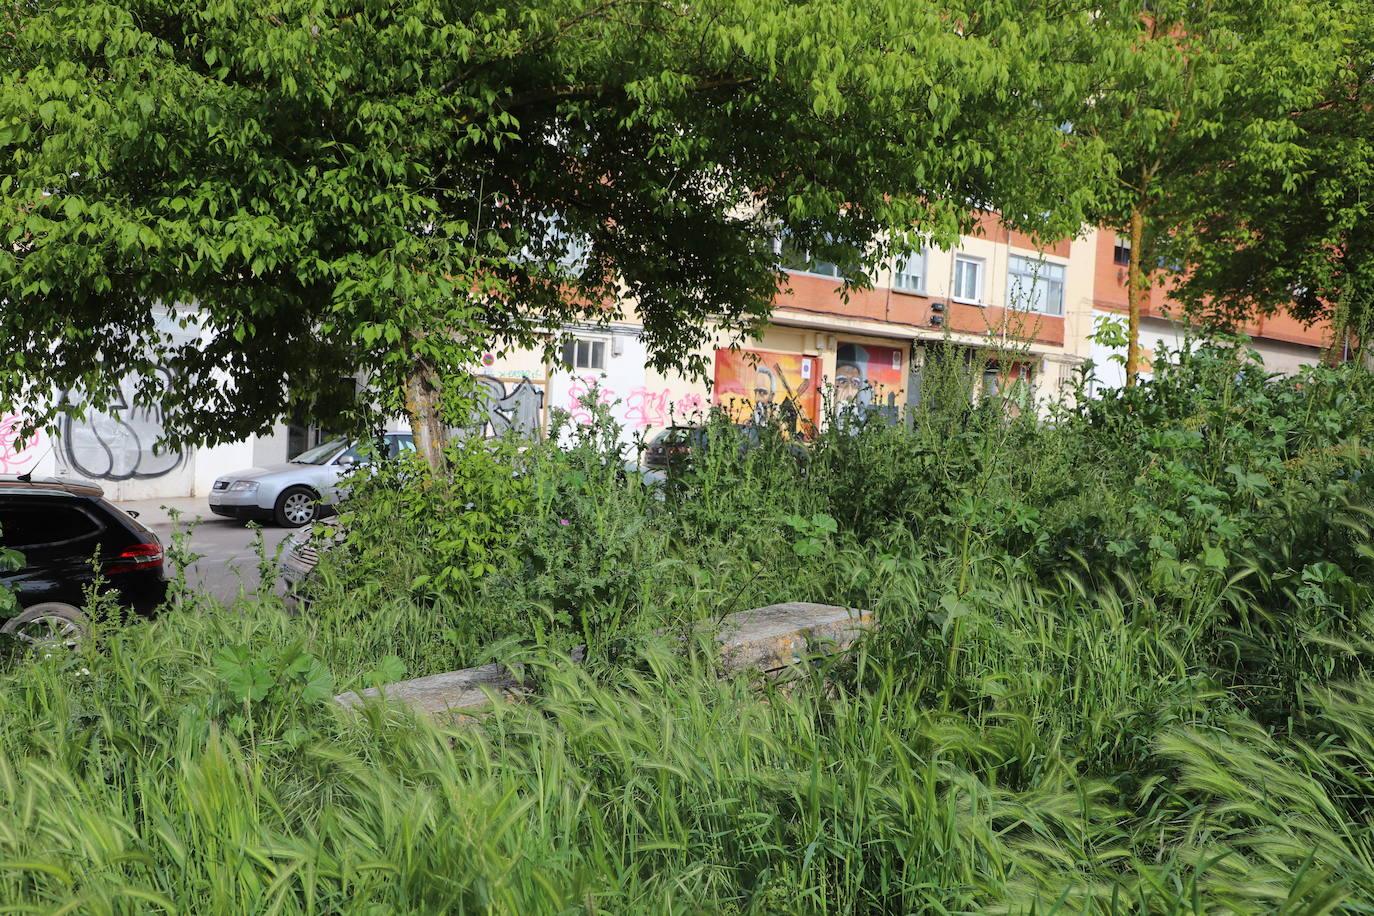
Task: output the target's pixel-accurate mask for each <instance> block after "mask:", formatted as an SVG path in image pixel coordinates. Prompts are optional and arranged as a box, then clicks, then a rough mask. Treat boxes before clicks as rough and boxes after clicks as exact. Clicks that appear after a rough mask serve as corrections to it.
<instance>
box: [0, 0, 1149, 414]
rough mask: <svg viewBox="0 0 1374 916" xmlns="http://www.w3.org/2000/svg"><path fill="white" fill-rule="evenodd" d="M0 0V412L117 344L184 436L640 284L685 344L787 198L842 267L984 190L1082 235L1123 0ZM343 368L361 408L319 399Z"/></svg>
mask: <svg viewBox="0 0 1374 916" xmlns="http://www.w3.org/2000/svg"><path fill="white" fill-rule="evenodd" d="M0 20H3V21H0V35H2V36H3V38H0V41H3V43H4V44H3V46H0V59H3V60H5V61H7V66H6V67H5V68H4V72H3V74H2V75H0V220H2V221H3V222H0V231H3V233H4V241H5V244H4V245H3V246H0V300H3V301H4V302H5V308H4V309H3V312H2V313H0V336H3V338H4V339H5V340H6V341H7V344H8V346H7V347H6V348H5V349H4V351H3V353H0V402H3V403H0V407H4V408H6V409H13V408H15V407H17V406H21V405H23V406H26V407H27V409H28V413H29V416H31V417H32V418H34V419H35V420H37V421H39V422H42V421H48V420H51V419H52V417H53V416H54V411H56V410H58V409H59V408H58V407H57V406H54V405H53V402H51V401H49V400H48V398H49V395H50V394H51V392H52V391H53V390H54V389H56V390H58V391H70V392H72V395H71V401H72V403H76V404H79V403H83V402H84V403H90V404H95V405H99V404H102V403H106V402H108V401H109V400H110V399H111V398H112V397H114V396H115V394H116V391H115V388H116V385H117V383H118V382H119V380H120V379H121V378H122V377H124V376H125V375H126V374H132V375H133V376H134V377H135V378H137V379H138V383H137V389H138V393H137V400H138V401H140V402H143V403H148V404H157V405H158V406H160V407H161V409H162V410H164V412H165V415H166V417H167V422H166V426H167V428H168V429H169V430H172V431H173V435H174V437H175V438H177V439H178V440H181V441H216V440H218V441H223V440H231V439H235V438H238V437H241V436H243V435H245V434H249V433H253V432H257V431H261V430H264V429H266V428H267V427H269V426H270V425H271V424H272V423H273V422H274V421H275V420H276V419H277V418H278V417H280V416H281V415H282V414H283V412H284V411H286V410H287V409H289V408H291V407H304V408H305V409H307V410H308V411H309V412H310V413H311V414H313V416H314V417H315V418H316V419H317V420H319V421H321V422H331V423H334V424H335V425H352V426H356V427H363V426H367V425H369V424H372V423H375V422H376V420H377V419H378V416H379V412H383V413H391V412H395V411H396V410H398V409H399V407H400V406H401V404H402V397H401V391H402V387H403V383H404V381H405V379H406V378H407V377H410V376H412V375H414V374H415V373H417V372H419V373H424V374H425V375H426V376H427V377H430V378H436V379H440V380H442V382H443V383H444V386H445V388H446V389H447V390H450V391H457V392H459V393H461V391H462V385H461V382H462V380H463V379H464V378H466V374H467V367H468V366H470V365H472V363H473V357H474V355H475V354H476V353H477V352H479V351H480V350H482V349H487V348H491V347H496V348H500V347H505V346H510V345H514V344H524V345H528V344H534V343H537V342H538V341H539V340H540V339H541V337H540V335H541V332H546V331H548V330H549V329H550V328H556V327H557V325H558V324H560V323H562V322H565V321H569V320H584V321H586V320H590V321H605V320H608V319H610V318H612V317H615V316H616V315H619V314H622V313H624V312H626V310H627V309H629V308H631V304H632V306H633V310H634V311H635V312H636V313H637V314H638V317H639V318H641V319H642V321H643V323H644V333H645V338H646V341H647V344H648V346H649V350H650V352H651V354H652V359H653V361H654V362H655V364H657V365H659V366H661V367H662V366H668V365H677V364H683V363H688V364H689V365H688V368H694V367H692V366H691V365H690V360H689V359H688V358H687V357H686V356H684V354H686V353H688V352H690V351H691V349H692V348H693V347H694V345H696V344H699V343H701V342H702V341H704V340H705V339H706V337H707V334H708V330H707V328H708V322H709V321H714V322H718V324H719V326H721V327H724V328H726V329H727V330H730V329H733V330H740V329H744V328H748V327H751V326H755V325H756V324H757V323H758V322H759V321H760V320H761V319H763V318H764V317H765V316H766V315H767V314H768V312H769V310H770V308H771V306H772V302H773V300H774V296H775V294H776V291H777V283H778V280H779V278H780V276H781V274H780V272H779V269H778V267H777V264H776V259H775V256H774V254H773V252H772V248H771V238H772V237H773V236H774V235H775V234H776V232H777V231H779V230H780V229H786V231H787V232H789V233H790V234H791V235H792V236H793V237H795V238H796V239H797V241H798V243H799V244H804V245H806V246H808V247H809V248H810V249H811V250H813V251H815V252H817V253H818V254H819V255H822V256H825V257H827V258H829V259H832V260H838V261H841V262H842V263H846V266H848V267H850V268H852V270H851V273H855V274H857V275H860V276H861V275H862V271H863V270H865V269H871V268H872V267H874V265H876V264H877V263H878V262H879V261H880V260H882V259H883V258H885V257H888V256H890V254H891V253H892V251H893V250H894V249H896V248H901V247H905V246H906V245H908V244H911V243H912V241H913V240H914V237H915V236H917V235H924V236H933V237H935V238H936V239H937V240H938V239H944V240H951V239H953V238H954V237H955V236H956V235H957V233H958V232H959V231H960V229H962V228H966V227H967V226H969V225H970V212H969V211H970V209H971V207H972V205H973V204H974V203H977V204H982V205H988V206H994V207H997V208H999V209H1001V210H1002V211H1003V212H1004V214H1005V215H1006V218H1007V220H1008V222H1011V223H1012V224H1015V225H1022V226H1026V227H1028V228H1035V229H1042V230H1044V231H1047V232H1052V233H1063V232H1067V231H1072V230H1075V229H1076V228H1077V227H1078V225H1079V224H1080V217H1081V214H1082V211H1083V209H1084V205H1085V204H1086V203H1087V202H1088V201H1089V200H1090V199H1091V197H1092V193H1093V189H1092V185H1093V182H1092V181H1091V180H1089V179H1091V177H1092V176H1095V175H1098V174H1100V173H1101V171H1102V163H1101V144H1100V143H1099V142H1098V141H1097V140H1096V139H1095V138H1093V137H1091V136H1089V135H1086V134H1081V133H1072V132H1066V131H1065V130H1064V129H1063V125H1064V124H1065V122H1066V121H1068V120H1069V119H1070V118H1071V116H1073V115H1075V114H1076V113H1077V112H1078V111H1079V109H1080V107H1081V101H1082V100H1083V99H1084V98H1086V97H1088V95H1089V93H1090V92H1091V90H1092V88H1093V86H1094V85H1095V83H1094V80H1095V79H1096V78H1097V74H1098V73H1099V72H1100V67H1101V65H1102V61H1103V57H1104V53H1105V52H1104V50H1103V49H1104V48H1105V47H1108V46H1113V43H1114V42H1115V43H1116V44H1117V45H1119V40H1118V39H1119V32H1120V29H1121V28H1123V27H1124V26H1123V25H1122V22H1121V20H1120V19H1119V18H1114V17H1110V16H1100V15H1093V14H1092V13H1091V12H1089V11H1083V10H1076V9H1070V8H1067V7H1065V6H1063V5H1046V4H1028V3H1024V2H1007V0H953V2H912V0H804V2H790V0H789V2H783V0H701V2H690V3H667V2H647V0H516V2H505V0H503V2H493V0H347V2H345V0H277V2H272V3H262V2H259V0H208V2H206V0H194V2H191V0H123V2H113V0H84V2H80V3H71V4H69V5H61V4H53V3H36V4H31V5H18V6H8V7H7V8H6V9H5V10H4V11H2V12H0ZM875 238H877V239H878V240H879V242H878V244H876V245H871V244H869V243H871V242H872V241H873V240H874V239H875ZM865 246H867V247H865ZM174 304H175V305H177V306H181V307H183V308H182V309H181V310H180V311H179V312H177V313H176V315H178V316H179V320H180V321H181V322H182V323H183V325H186V324H187V323H189V328H188V329H187V330H188V332H189V333H183V334H180V335H177V334H173V333H171V332H170V331H171V325H170V324H169V320H168V318H167V309H168V308H169V307H170V306H172V305H174ZM188 336H189V339H188ZM156 366H163V367H165V368H166V369H167V370H169V372H168V376H162V375H159V374H158V373H156V372H155V371H154V368H155V367H156ZM695 368H698V369H699V368H701V367H700V366H697V367H695ZM355 372H357V373H360V375H361V376H362V377H363V378H365V379H366V380H367V392H366V394H367V396H366V397H365V398H362V399H361V401H362V402H364V403H365V404H366V405H367V406H366V407H360V406H357V405H356V404H353V403H352V401H351V399H349V398H345V397H340V396H337V395H336V394H334V392H337V391H338V387H339V386H338V378H339V376H341V375H352V374H354V373H355ZM168 377H170V379H171V381H168V380H167V379H168ZM44 403H48V404H49V405H50V406H49V407H48V408H47V409H46V410H44V409H42V405H43V404H44Z"/></svg>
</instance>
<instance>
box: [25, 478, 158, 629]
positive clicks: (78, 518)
mask: <svg viewBox="0 0 1374 916" xmlns="http://www.w3.org/2000/svg"><path fill="white" fill-rule="evenodd" d="M0 547H3V548H8V549H9V550H16V551H18V552H19V553H21V554H23V560H22V561H21V565H20V566H19V568H18V569H11V568H8V567H5V568H0V588H6V589H9V590H12V591H13V592H14V593H15V597H16V598H18V602H19V606H20V608H22V613H20V614H19V615H18V616H15V617H12V618H10V619H9V620H8V621H7V622H5V624H4V625H3V626H0V633H8V634H12V635H16V636H20V637H21V638H24V639H26V640H28V641H38V640H39V639H40V638H48V639H60V640H62V641H66V642H74V641H76V640H77V639H79V638H80V637H81V636H82V635H84V632H85V621H84V619H82V617H81V614H80V608H81V605H82V603H83V602H84V601H85V595H84V591H85V589H86V588H87V587H88V586H89V585H90V584H91V583H92V582H93V581H94V580H95V578H96V575H97V571H98V574H99V575H100V576H102V577H103V578H104V580H105V583H106V587H107V588H108V589H109V590H110V591H112V592H113V593H114V594H115V596H116V597H117V599H118V600H119V602H120V604H123V605H125V606H126V607H129V608H132V609H133V610H135V611H138V612H139V613H143V614H147V613H150V612H151V611H152V610H153V609H154V608H156V607H157V606H158V605H160V604H161V603H162V601H163V599H164V598H166V596H167V580H166V577H165V575H164V572H163V556H164V555H163V550H162V543H161V542H160V541H159V540H158V539H157V535H155V534H153V532H151V531H149V530H148V528H147V527H145V526H144V525H142V524H140V523H139V522H138V521H136V520H135V519H134V518H133V517H132V516H130V515H128V514H126V513H124V512H121V511H120V510H119V509H117V508H115V507H114V506H112V505H110V503H109V502H107V501H106V500H105V499H104V493H103V491H102V490H101V489H100V488H99V487H96V486H92V485H90V484H83V483H77V482H73V481H66V480H32V479H30V478H28V477H26V476H21V477H5V476H0ZM3 607H4V605H0V612H3Z"/></svg>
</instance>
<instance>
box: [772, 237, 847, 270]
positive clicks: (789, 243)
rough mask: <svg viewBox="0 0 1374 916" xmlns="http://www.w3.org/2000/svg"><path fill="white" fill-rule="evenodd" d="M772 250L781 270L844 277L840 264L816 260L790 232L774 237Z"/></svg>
mask: <svg viewBox="0 0 1374 916" xmlns="http://www.w3.org/2000/svg"><path fill="white" fill-rule="evenodd" d="M773 250H774V251H776V252H777V253H778V260H779V262H780V263H781V264H782V269H783V270H792V271H797V272H800V273H808V274H820V275H821V276H823V277H834V278H835V279H837V280H843V279H844V274H843V273H842V272H841V271H840V265H838V264H836V263H834V262H833V261H820V260H817V259H816V258H815V257H814V256H813V255H812V253H811V252H810V251H809V250H808V249H806V248H805V247H803V246H802V245H800V244H798V243H797V240H796V239H795V238H793V237H792V235H791V233H787V232H784V233H782V234H781V235H779V236H778V237H777V238H776V239H774V240H773Z"/></svg>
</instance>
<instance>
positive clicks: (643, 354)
mask: <svg viewBox="0 0 1374 916" xmlns="http://www.w3.org/2000/svg"><path fill="white" fill-rule="evenodd" d="M779 256H780V258H781V259H782V263H783V264H784V267H785V269H786V279H785V282H784V284H783V286H782V288H781V289H780V290H779V293H778V297H777V300H776V306H775V310H774V313H773V316H772V320H771V322H770V324H769V325H768V326H767V327H766V328H765V330H764V331H763V333H762V334H761V335H759V336H758V337H756V338H753V339H747V340H739V339H734V338H731V337H730V336H728V335H726V334H724V333H717V334H715V335H714V336H713V337H712V339H711V340H710V341H709V342H708V343H707V344H706V345H705V346H704V347H703V348H702V349H701V350H700V351H699V352H698V353H697V354H696V355H697V356H699V357H701V359H702V361H703V363H704V365H706V366H708V367H709V370H708V376H707V377H706V378H704V379H701V378H692V377H689V376H686V375H683V374H680V373H676V372H669V373H661V372H659V371H657V370H655V369H653V368H652V367H650V366H649V365H648V353H647V351H646V349H645V347H644V344H643V341H642V339H641V328H640V326H639V325H638V323H637V322H636V320H635V318H634V315H633V313H632V312H631V313H630V314H628V315H626V316H625V317H624V319H623V320H617V321H614V322H611V323H610V324H608V325H605V326H591V325H586V326H579V325H570V326H568V327H565V328H563V329H562V334H563V335H564V336H565V337H566V345H565V346H563V347H562V349H561V352H560V353H559V354H557V356H558V358H557V359H554V360H548V359H546V358H545V354H544V353H542V352H534V351H522V352H514V353H500V352H496V351H493V352H490V353H486V354H483V355H482V357H481V358H480V360H479V363H480V364H479V365H477V366H474V367H473V371H474V373H475V375H476V376H477V379H478V382H479V384H480V386H481V389H482V391H483V395H484V399H485V402H486V410H485V411H483V412H482V414H481V415H480V416H479V417H476V418H475V419H474V422H473V425H472V428H471V429H469V430H467V431H466V433H467V434H468V435H476V436H495V435H500V434H502V433H505V432H507V431H516V432H519V433H522V434H526V435H546V434H547V433H548V431H549V429H550V424H551V421H552V419H553V417H554V411H555V410H556V409H561V410H563V411H566V412H567V414H568V416H569V420H570V422H572V423H585V422H587V421H589V420H590V419H591V412H590V410H589V409H588V406H587V403H588V400H589V399H593V398H594V399H595V400H596V401H599V402H600V403H601V404H602V405H604V406H605V408H606V409H607V410H608V411H609V412H610V414H611V415H612V416H613V417H614V418H615V419H616V420H617V421H618V422H619V424H620V425H621V427H622V429H623V441H624V443H625V444H626V445H633V444H634V442H635V441H636V440H642V439H644V438H647V437H649V436H652V435H653V434H654V433H656V432H657V431H658V430H660V429H662V428H664V427H665V426H668V425H669V424H672V423H693V422H699V421H700V420H701V419H703V418H704V417H705V415H706V414H707V413H708V412H709V411H710V409H711V408H712V407H715V406H719V407H721V408H723V409H725V410H726V411H728V412H729V413H730V414H731V416H733V417H734V418H735V419H736V420H737V421H739V422H745V421H748V420H750V419H751V418H755V417H758V416H761V415H764V414H769V413H780V414H781V415H782V416H783V417H784V418H791V419H793V420H795V422H796V424H797V426H798V428H799V429H801V430H802V431H807V430H810V429H812V428H817V427H821V426H823V425H824V423H825V422H826V420H825V417H826V409H825V406H826V399H827V398H834V399H835V401H836V402H838V405H839V406H840V407H842V408H843V407H844V406H846V405H856V406H861V407H862V408H863V409H865V410H871V409H875V408H876V409H887V408H891V409H893V410H894V411H895V410H899V409H900V408H901V407H903V406H905V405H906V404H908V403H912V402H915V401H916V400H917V399H919V397H920V395H921V393H920V381H921V376H922V367H923V365H924V363H925V360H926V358H927V355H928V353H929V352H931V348H932V347H934V346H935V345H937V344H938V345H940V346H941V347H942V349H943V350H944V351H945V352H948V351H947V349H946V348H949V347H953V348H955V350H956V352H958V351H959V350H962V351H963V352H964V353H965V354H967V355H973V354H981V356H982V359H981V360H979V364H980V365H984V366H986V372H985V374H984V376H983V380H982V386H983V388H984V390H991V389H994V388H996V389H1002V388H1004V387H1006V386H1010V385H1016V386H1020V390H1021V391H1023V392H1024V393H1026V394H1027V395H1033V396H1034V397H1036V398H1038V399H1044V398H1048V397H1050V396H1054V395H1056V394H1058V393H1059V392H1060V391H1061V389H1062V386H1064V385H1065V384H1066V383H1067V382H1069V381H1070V380H1071V379H1072V377H1073V375H1074V373H1075V372H1076V371H1077V370H1078V369H1079V368H1080V367H1082V366H1083V364H1084V363H1085V362H1087V361H1088V360H1089V359H1091V360H1092V362H1093V363H1094V364H1095V370H1094V372H1095V375H1096V379H1097V384H1098V385H1099V386H1102V387H1110V386H1115V385H1120V384H1121V383H1122V381H1123V376H1122V369H1121V366H1120V364H1119V363H1118V362H1116V361H1113V360H1112V359H1111V358H1110V357H1112V356H1113V355H1116V354H1115V352H1114V351H1112V350H1110V349H1109V348H1106V347H1103V346H1101V345H1099V344H1097V343H1095V342H1094V341H1093V340H1092V339H1091V338H1090V335H1091V334H1092V332H1093V329H1094V327H1095V325H1096V323H1097V322H1100V321H1102V320H1111V319H1119V318H1121V317H1123V316H1124V313H1125V311H1126V264H1127V263H1128V258H1129V256H1130V255H1129V248H1128V247H1126V246H1123V245H1122V240H1121V239H1120V238H1119V237H1118V236H1117V235H1116V233H1113V232H1110V231H1096V230H1094V231H1089V232H1087V233H1085V234H1084V235H1083V236H1081V237H1080V238H1077V239H1073V240H1066V241H1061V242H1058V243H1056V244H1054V245H1050V246H1038V245H1036V244H1035V243H1034V242H1033V241H1032V240H1031V239H1030V238H1028V237H1026V236H1024V235H1021V234H1020V233H1017V232H1013V231H1009V230H1008V229H1007V228H1006V227H1004V226H1003V225H1002V224H1001V223H1000V221H999V220H998V219H997V217H996V216H995V215H994V214H986V215H984V216H983V218H982V219H981V220H980V222H979V225H978V226H977V229H976V231H975V232H974V233H973V234H970V235H967V236H964V237H962V238H961V239H960V240H959V244H958V245H956V246H955V247H953V248H952V249H950V250H941V249H936V248H928V249H925V250H922V251H919V252H914V253H912V254H911V255H910V256H909V257H906V258H903V259H901V261H900V262H899V263H895V264H890V265H887V267H886V269H885V270H883V271H882V272H880V273H879V275H878V276H877V277H876V278H874V280H875V282H874V285H873V286H872V288H870V289H866V290H856V291H852V292H850V293H849V294H848V295H845V294H844V292H843V288H842V287H843V283H844V278H843V277H842V276H840V270H839V268H838V266H837V265H835V264H830V263H826V262H824V261H817V260H813V259H810V258H808V257H807V256H806V254H805V253H804V252H796V251H787V250H785V249H783V250H780V255H779ZM1177 313H1178V309H1177V306H1176V305H1175V304H1173V303H1170V301H1169V300H1168V298H1167V295H1166V293H1165V291H1164V290H1161V289H1155V290H1153V291H1152V292H1151V294H1150V296H1149V297H1148V300H1147V302H1146V304H1145V306H1144V308H1143V316H1142V333H1141V340H1142V344H1143V346H1144V351H1145V352H1144V357H1145V359H1146V362H1147V368H1148V360H1149V359H1150V358H1151V357H1152V356H1153V353H1154V351H1156V350H1158V349H1160V347H1161V345H1162V344H1167V345H1169V346H1171V347H1173V346H1176V345H1177V344H1178V342H1179V341H1180V340H1181V339H1182V337H1183V333H1184V332H1183V327H1182V326H1181V325H1180V324H1178V323H1177V322H1176V320H1175V319H1174V318H1173V317H1171V316H1174V315H1176V314H1177ZM1244 330H1245V331H1246V333H1248V334H1249V335H1250V336H1251V337H1252V338H1253V340H1254V346H1255V348H1256V349H1257V350H1259V352H1260V353H1261V355H1262V356H1263V358H1264V360H1265V363H1266V365H1267V366H1268V367H1269V368H1270V369H1272V370H1273V371H1280V372H1291V371H1295V370H1296V369H1297V368H1298V367H1299V366H1301V365H1303V364H1310V363H1315V362H1317V361H1318V360H1319V359H1320V358H1321V355H1322V352H1323V349H1324V348H1325V347H1326V346H1327V344H1328V342H1329V334H1330V330H1329V328H1328V327H1327V326H1325V325H1316V326H1313V327H1311V328H1306V327H1304V326H1302V325H1301V324H1300V323H1298V322H1297V321H1295V320H1294V319H1292V318H1291V317H1288V316H1286V315H1283V316H1278V317H1274V318H1266V319H1256V320H1254V321H1252V322H1250V323H1249V324H1247V325H1246V326H1245V328H1244ZM177 333H181V332H180V331H178V332H177ZM399 422H400V421H399V420H398V423H399ZM21 426H22V422H21V419H20V418H19V417H13V416H11V417H0V473H11V474H13V473H26V472H33V473H37V474H40V475H47V474H58V475H62V476H71V477H81V478H85V479H89V480H93V481H95V482H97V483H99V484H101V485H102V486H104V487H105V488H106V490H107V491H108V492H110V494H111V495H112V496H114V497H115V498H122V499H139V498H169V497H177V496H190V495H202V494H204V493H205V492H206V491H207V489H208V487H209V484H210V482H211V481H213V480H214V478H215V477H216V476H218V475H220V474H223V473H228V472H231V471H234V470H237V469H240V468H243V467H248V466H251V465H264V464H271V463H275V462H280V461H284V460H286V459H287V458H288V457H290V456H291V455H294V454H296V453H298V452H300V451H301V450H303V449H304V448H306V447H308V446H310V445H313V444H314V443H315V441H317V440H318V438H319V436H321V435H324V434H325V431H322V430H317V429H312V428H310V427H306V426H295V425H289V424H282V425H281V426H279V428H278V429H277V430H276V431H275V432H274V433H273V434H272V435H269V436H262V437H256V438H254V439H251V440H248V441H245V442H240V443H231V444H227V445H222V446H218V447H215V448H206V449H184V450H170V451H164V450H162V449H161V448H159V446H158V445H157V442H158V440H159V438H160V436H161V433H162V427H161V418H160V416H159V414H158V412H157V411H150V410H146V409H143V408H138V407H136V406H134V405H133V403H132V398H126V400H125V402H124V403H123V404H122V405H118V406H115V407H112V408H111V410H110V411H109V412H107V413H96V414H93V415H91V416H88V417H87V418H85V419H82V420H75V419H73V420H70V421H68V422H67V423H66V424H64V427H63V429H62V430H61V431H60V433H59V435H57V436H53V437H49V436H47V435H46V434H41V433H40V434H38V435H35V436H31V437H28V438H22V437H20V436H19V435H18V432H19V429H20V427H21Z"/></svg>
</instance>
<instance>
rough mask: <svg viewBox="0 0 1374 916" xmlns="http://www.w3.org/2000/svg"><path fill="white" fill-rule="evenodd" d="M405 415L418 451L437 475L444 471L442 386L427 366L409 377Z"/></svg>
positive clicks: (411, 373)
mask: <svg viewBox="0 0 1374 916" xmlns="http://www.w3.org/2000/svg"><path fill="white" fill-rule="evenodd" d="M406 412H407V413H409V414H410V429H411V431H412V432H413V433H414V434H415V451H416V452H418V453H419V455H420V457H421V458H423V459H424V460H425V463H426V464H428V465H429V466H430V468H431V469H433V470H434V471H435V472H436V473H442V472H443V471H444V470H445V460H444V441H445V436H444V421H443V417H442V416H441V414H440V411H439V385H438V384H437V380H436V379H435V377H434V372H433V370H431V369H430V368H429V367H428V366H424V365H417V366H416V367H415V368H414V369H412V370H411V372H410V375H408V376H407V377H406Z"/></svg>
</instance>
